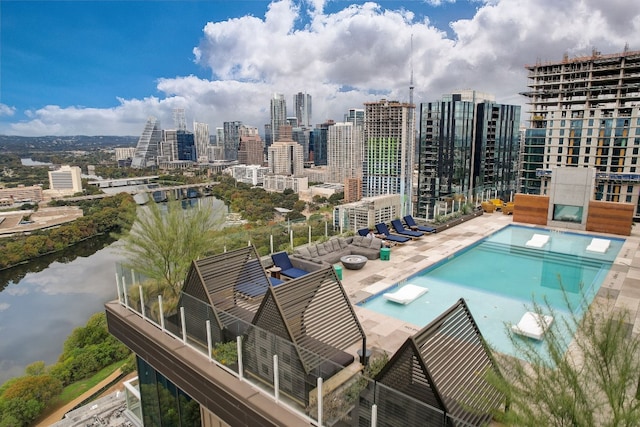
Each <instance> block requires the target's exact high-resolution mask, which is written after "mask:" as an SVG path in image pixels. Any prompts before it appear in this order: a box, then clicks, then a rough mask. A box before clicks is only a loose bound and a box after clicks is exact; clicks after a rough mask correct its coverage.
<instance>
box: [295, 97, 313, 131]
mask: <svg viewBox="0 0 640 427" xmlns="http://www.w3.org/2000/svg"><path fill="white" fill-rule="evenodd" d="M293 105H294V107H295V114H296V117H297V118H298V126H301V127H306V128H309V127H311V95H309V94H308V93H302V92H298V93H297V94H295V95H294V96H293Z"/></svg>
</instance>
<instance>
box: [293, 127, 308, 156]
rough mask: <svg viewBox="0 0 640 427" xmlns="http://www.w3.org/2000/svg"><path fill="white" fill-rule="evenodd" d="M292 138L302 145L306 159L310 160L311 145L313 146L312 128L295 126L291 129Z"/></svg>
mask: <svg viewBox="0 0 640 427" xmlns="http://www.w3.org/2000/svg"><path fill="white" fill-rule="evenodd" d="M291 138H292V139H293V140H294V141H295V142H297V143H298V144H300V145H301V146H302V151H303V153H304V161H305V162H308V161H310V160H311V158H310V157H309V147H310V146H311V129H309V128H306V127H294V128H293V129H291Z"/></svg>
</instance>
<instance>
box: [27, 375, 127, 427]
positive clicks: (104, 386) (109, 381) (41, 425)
mask: <svg viewBox="0 0 640 427" xmlns="http://www.w3.org/2000/svg"><path fill="white" fill-rule="evenodd" d="M136 375H137V373H136V372H131V373H129V374H127V375H126V376H125V377H124V378H121V376H122V371H121V370H120V368H118V369H116V370H115V371H114V372H113V373H112V374H111V375H109V376H108V377H107V378H105V379H104V380H102V381H100V382H99V383H98V384H96V385H95V386H93V387H92V388H91V389H89V390H87V391H86V392H84V393H83V394H82V395H81V396H78V397H77V398H75V399H73V400H72V401H71V402H69V403H67V404H64V405H61V406H58V407H54V408H50V409H49V410H48V411H47V412H46V413H45V414H43V415H42V417H41V418H40V419H39V420H37V421H35V422H34V424H33V425H34V426H35V427H48V426H51V425H53V424H55V423H57V422H58V421H60V420H62V419H63V418H64V416H65V414H66V413H67V412H69V411H72V410H73V409H75V408H76V407H77V406H78V405H80V404H81V403H82V402H85V401H86V400H88V399H90V398H92V397H95V399H99V398H101V397H104V396H107V395H109V394H111V393H116V392H118V391H120V392H124V384H123V383H124V382H125V381H129V380H130V379H132V378H134V377H135V376H136Z"/></svg>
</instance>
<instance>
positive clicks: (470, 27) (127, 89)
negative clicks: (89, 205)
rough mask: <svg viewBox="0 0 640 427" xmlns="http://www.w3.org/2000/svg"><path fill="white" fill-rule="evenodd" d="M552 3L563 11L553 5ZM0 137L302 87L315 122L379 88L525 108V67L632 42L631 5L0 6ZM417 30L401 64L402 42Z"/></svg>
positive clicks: (636, 28) (639, 45) (82, 127)
mask: <svg viewBox="0 0 640 427" xmlns="http://www.w3.org/2000/svg"><path fill="white" fill-rule="evenodd" d="M556 3H560V4H556ZM0 17H1V18H0V19H1V20H0V134H14V135H33V136H36V135H73V134H91V135H108V134H115V135H137V134H139V133H140V131H141V130H142V128H143V126H144V122H145V121H146V118H147V117H148V116H150V115H153V116H156V117H159V118H160V119H161V121H162V123H163V126H164V127H166V128H170V127H172V120H171V111H172V109H173V108H184V109H185V111H186V114H187V121H188V122H190V121H193V120H197V121H201V122H205V123H208V124H209V126H210V128H211V129H213V128H215V127H219V126H222V123H223V122H224V121H230V120H241V121H243V122H244V123H245V124H248V125H251V126H255V127H258V128H259V129H260V131H261V132H262V131H263V126H264V123H266V122H267V121H268V108H269V98H270V96H271V95H272V94H273V93H274V92H277V93H283V94H284V95H285V99H286V100H287V102H288V103H289V104H290V103H291V102H292V97H293V94H294V93H297V92H299V91H305V92H308V93H310V94H311V95H312V96H313V108H314V111H313V122H314V123H321V122H323V121H325V120H326V119H334V120H336V121H340V120H342V115H343V114H344V112H345V111H346V110H347V109H348V108H361V107H362V104H363V102H367V101H372V100H377V99H379V98H381V97H386V98H389V99H398V100H401V101H406V100H408V89H407V88H408V85H409V75H410V64H411V63H412V62H413V66H414V76H415V77H414V80H415V85H416V94H415V100H416V101H417V102H426V101H432V100H435V99H439V98H440V97H441V96H442V94H445V93H450V92H451V91H454V90H458V89H476V90H479V91H482V92H488V93H492V94H494V95H495V96H496V99H497V100H498V101H499V102H505V103H516V104H524V103H525V102H526V100H525V99H524V98H523V97H522V96H520V95H518V94H519V92H522V91H524V90H526V71H525V69H524V65H525V64H527V63H534V62H536V61H537V60H544V61H546V60H549V61H554V60H558V59H560V58H562V55H563V54H564V53H568V54H569V55H570V56H581V55H587V54H590V53H591V50H592V49H593V48H594V47H596V48H597V49H598V50H600V51H601V52H603V53H615V52H619V51H621V50H622V49H623V47H624V45H625V43H626V44H628V45H629V48H630V49H631V50H640V2H629V1H624V0H610V1H609V2H607V4H606V6H605V4H604V3H603V2H601V1H598V0H563V1H562V2H557V1H555V0H537V1H536V2H531V1H528V0H491V1H482V0H475V1H453V0H451V1H447V0H431V1H411V0H405V1H401V0H398V1H382V2H377V3H373V2H370V3H365V2H362V1H360V2H349V1H325V0H301V1H296V0H278V1H273V2H268V1H259V0H255V1H241V0H240V1H237V0H236V1H197V0H193V1H177V2H174V1H153V0H151V1H26V0H22V1H11V0H3V1H2V2H0ZM412 35H413V45H414V48H413V57H412V55H411V50H410V44H411V37H412Z"/></svg>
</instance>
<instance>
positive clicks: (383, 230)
mask: <svg viewBox="0 0 640 427" xmlns="http://www.w3.org/2000/svg"><path fill="white" fill-rule="evenodd" d="M376 231H377V232H378V234H383V235H384V237H383V239H384V240H387V241H389V242H396V243H407V242H408V241H409V240H411V239H410V238H408V237H405V236H396V235H393V234H391V233H390V232H389V229H388V228H387V224H385V223H384V222H381V223H379V224H376Z"/></svg>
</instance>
